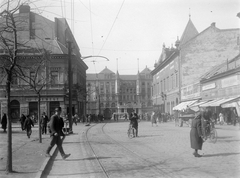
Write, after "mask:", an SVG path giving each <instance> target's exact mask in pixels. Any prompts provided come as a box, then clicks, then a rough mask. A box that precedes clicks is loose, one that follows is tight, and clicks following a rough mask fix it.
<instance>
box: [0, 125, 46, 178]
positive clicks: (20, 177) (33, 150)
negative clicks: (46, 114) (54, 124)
mask: <svg viewBox="0 0 240 178" xmlns="http://www.w3.org/2000/svg"><path fill="white" fill-rule="evenodd" d="M38 134H39V133H38V125H35V127H33V128H32V135H31V138H30V139H29V138H27V135H26V131H22V130H21V126H20V123H13V124H12V168H13V173H9V174H6V172H5V170H6V164H7V163H6V161H7V141H8V140H7V133H3V131H2V129H1V130H0V177H1V178H32V177H35V176H36V174H37V173H38V171H39V169H40V167H41V166H42V164H43V163H44V161H45V160H46V157H45V150H46V148H47V146H48V145H49V142H50V136H49V135H48V134H47V135H42V143H39V135H38Z"/></svg>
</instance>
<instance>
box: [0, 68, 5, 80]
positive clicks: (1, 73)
mask: <svg viewBox="0 0 240 178" xmlns="http://www.w3.org/2000/svg"><path fill="white" fill-rule="evenodd" d="M4 77H5V73H4V70H3V69H0V83H3V78H4Z"/></svg>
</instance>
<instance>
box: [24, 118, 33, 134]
mask: <svg viewBox="0 0 240 178" xmlns="http://www.w3.org/2000/svg"><path fill="white" fill-rule="evenodd" d="M32 126H33V127H34V124H33V121H32V119H31V116H30V115H27V118H26V120H25V122H24V128H25V130H26V133H27V136H28V138H30V136H31V134H32Z"/></svg>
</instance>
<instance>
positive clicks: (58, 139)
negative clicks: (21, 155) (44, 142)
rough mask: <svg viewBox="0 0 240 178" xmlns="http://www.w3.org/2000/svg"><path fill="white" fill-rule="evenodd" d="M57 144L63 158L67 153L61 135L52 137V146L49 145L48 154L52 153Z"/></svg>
mask: <svg viewBox="0 0 240 178" xmlns="http://www.w3.org/2000/svg"><path fill="white" fill-rule="evenodd" d="M55 144H57V148H58V150H59V152H60V154H61V155H62V156H64V155H65V153H64V151H63V147H62V139H61V137H60V135H57V136H51V141H50V145H49V147H48V148H47V151H46V153H47V154H49V153H50V151H51V149H52V147H53V146H54V145H55Z"/></svg>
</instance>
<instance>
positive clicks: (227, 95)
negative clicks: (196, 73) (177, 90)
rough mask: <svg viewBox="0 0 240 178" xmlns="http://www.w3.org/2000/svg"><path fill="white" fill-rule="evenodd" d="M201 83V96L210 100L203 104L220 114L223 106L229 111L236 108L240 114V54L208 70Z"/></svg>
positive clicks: (239, 114) (204, 99) (205, 99)
mask: <svg viewBox="0 0 240 178" xmlns="http://www.w3.org/2000/svg"><path fill="white" fill-rule="evenodd" d="M200 83H201V98H202V100H203V101H209V102H207V103H204V104H203V105H202V106H204V107H212V108H213V111H214V112H216V113H218V114H219V113H220V112H221V110H223V109H222V108H225V111H228V112H230V110H229V108H235V109H236V111H237V113H238V116H240V55H237V56H236V57H234V58H233V59H230V60H229V61H227V62H224V63H222V64H220V65H218V66H216V67H215V68H214V69H213V70H211V71H209V72H207V73H206V74H205V75H204V76H202V78H201V80H200Z"/></svg>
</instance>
